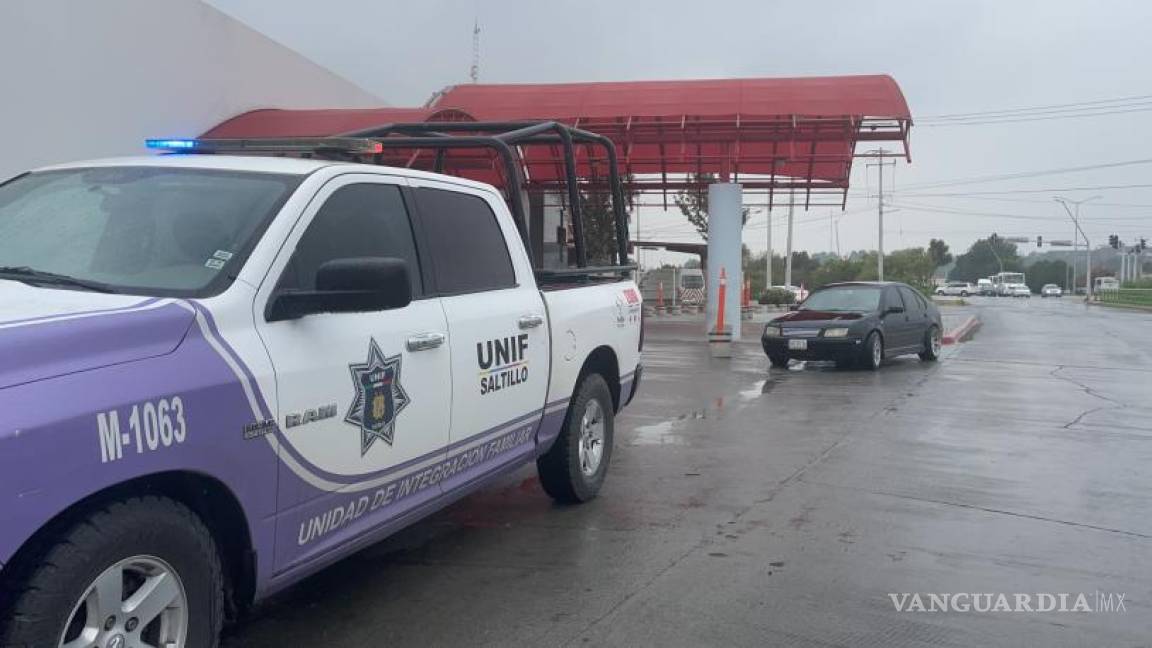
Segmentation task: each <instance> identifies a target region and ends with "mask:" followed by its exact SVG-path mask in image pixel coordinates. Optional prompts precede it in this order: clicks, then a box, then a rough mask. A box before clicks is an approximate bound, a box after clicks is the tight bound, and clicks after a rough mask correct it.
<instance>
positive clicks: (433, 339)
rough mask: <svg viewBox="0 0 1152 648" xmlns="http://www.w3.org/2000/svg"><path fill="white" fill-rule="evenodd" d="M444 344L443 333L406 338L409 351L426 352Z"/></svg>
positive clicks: (419, 334) (420, 334)
mask: <svg viewBox="0 0 1152 648" xmlns="http://www.w3.org/2000/svg"><path fill="white" fill-rule="evenodd" d="M442 344H444V334H443V333H417V334H416V335H413V336H412V337H410V338H408V343H407V346H408V350H409V351H427V350H428V349H435V348H436V347H438V346H440V345H442Z"/></svg>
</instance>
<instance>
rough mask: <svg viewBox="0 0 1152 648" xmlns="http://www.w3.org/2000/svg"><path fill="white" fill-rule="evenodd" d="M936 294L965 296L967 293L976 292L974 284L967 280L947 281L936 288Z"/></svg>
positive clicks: (972, 293)
mask: <svg viewBox="0 0 1152 648" xmlns="http://www.w3.org/2000/svg"><path fill="white" fill-rule="evenodd" d="M936 294H937V295H949V296H952V297H956V296H960V297H967V296H968V295H974V294H976V286H973V285H972V284H970V283H968V282H967V281H949V282H948V283H946V284H944V285H943V286H940V287H939V288H937V289H936Z"/></svg>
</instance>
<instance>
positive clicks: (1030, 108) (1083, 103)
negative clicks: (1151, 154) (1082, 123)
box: [917, 95, 1152, 121]
mask: <svg viewBox="0 0 1152 648" xmlns="http://www.w3.org/2000/svg"><path fill="white" fill-rule="evenodd" d="M1142 100H1152V95H1131V96H1127V97H1116V98H1114V99H1094V100H1091V101H1077V102H1072V103H1060V104H1048V105H1044V106H1025V107H1019V108H1003V109H999V110H979V111H974V112H967V113H948V114H941V115H928V116H925V117H921V118H920V119H918V120H917V121H920V120H937V119H963V118H971V117H977V116H987V115H995V114H1004V113H1021V112H1043V111H1050V110H1067V109H1072V108H1078V107H1083V106H1099V105H1100V104H1115V103H1126V102H1131V101H1142Z"/></svg>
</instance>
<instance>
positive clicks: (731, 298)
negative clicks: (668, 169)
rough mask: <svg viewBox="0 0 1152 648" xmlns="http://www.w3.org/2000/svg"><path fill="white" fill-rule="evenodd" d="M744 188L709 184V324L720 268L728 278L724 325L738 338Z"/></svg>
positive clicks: (712, 322) (712, 318)
mask: <svg viewBox="0 0 1152 648" xmlns="http://www.w3.org/2000/svg"><path fill="white" fill-rule="evenodd" d="M743 204H744V194H743V188H742V187H741V186H740V185H738V184H734V183H730V182H718V183H716V184H711V185H708V309H707V312H708V326H707V330H709V331H710V330H712V329H713V328H715V326H716V313H717V300H718V298H719V296H720V270H721V269H723V270H724V271H725V273H726V275H727V277H728V289H727V297H726V299H725V300H724V301H725V309H724V326H725V327H727V328H729V329H730V330H731V331H732V339H733V340H739V339H740V287H741V286H743V285H744V271H743V269H742V268H741V267H740V261H741V259H740V244H741V243H742V230H743V228H744V223H743V222H742V220H743V219H742V216H741V207H742V206H743Z"/></svg>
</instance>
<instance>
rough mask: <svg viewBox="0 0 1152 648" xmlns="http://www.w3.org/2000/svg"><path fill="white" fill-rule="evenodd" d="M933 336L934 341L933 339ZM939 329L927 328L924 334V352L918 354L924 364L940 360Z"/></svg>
mask: <svg viewBox="0 0 1152 648" xmlns="http://www.w3.org/2000/svg"><path fill="white" fill-rule="evenodd" d="M933 336H935V339H934V338H933ZM939 340H940V329H938V328H936V327H935V326H930V327H928V330H927V331H926V332H925V333H924V350H923V351H921V352H920V354H919V355H920V359H921V360H923V361H924V362H936V361H937V360H939V359H940V341H939Z"/></svg>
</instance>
